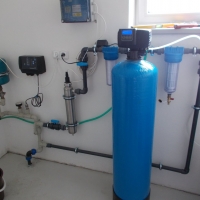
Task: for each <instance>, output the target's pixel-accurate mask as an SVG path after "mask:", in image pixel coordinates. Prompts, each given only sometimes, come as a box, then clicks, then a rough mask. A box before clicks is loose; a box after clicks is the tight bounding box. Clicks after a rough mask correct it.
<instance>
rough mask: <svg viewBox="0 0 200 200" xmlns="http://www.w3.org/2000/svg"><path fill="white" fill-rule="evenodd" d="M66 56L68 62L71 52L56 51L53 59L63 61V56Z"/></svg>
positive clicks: (64, 57)
mask: <svg viewBox="0 0 200 200" xmlns="http://www.w3.org/2000/svg"><path fill="white" fill-rule="evenodd" d="M62 54H64V55H65V56H63V59H65V60H68V59H69V52H68V51H66V50H58V51H57V50H55V51H53V58H55V59H62V57H61V55H62Z"/></svg>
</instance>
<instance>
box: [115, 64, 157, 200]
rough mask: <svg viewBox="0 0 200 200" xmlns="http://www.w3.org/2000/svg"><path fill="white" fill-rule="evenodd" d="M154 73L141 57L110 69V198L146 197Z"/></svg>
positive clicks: (143, 199)
mask: <svg viewBox="0 0 200 200" xmlns="http://www.w3.org/2000/svg"><path fill="white" fill-rule="evenodd" d="M157 73H158V72H157V68H156V67H155V66H154V65H153V64H151V63H150V62H148V61H144V60H136V61H132V60H126V61H123V62H120V63H118V64H117V65H115V67H114V68H113V70H112V105H113V177H114V181H113V182H114V185H113V200H148V199H150V178H151V164H152V146H153V133H154V118H155V104H156V90H157Z"/></svg>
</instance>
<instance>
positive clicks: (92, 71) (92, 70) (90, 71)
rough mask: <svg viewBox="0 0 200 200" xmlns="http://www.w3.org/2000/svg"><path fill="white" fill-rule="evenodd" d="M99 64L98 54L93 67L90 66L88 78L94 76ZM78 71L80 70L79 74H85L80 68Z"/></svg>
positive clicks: (95, 56)
mask: <svg viewBox="0 0 200 200" xmlns="http://www.w3.org/2000/svg"><path fill="white" fill-rule="evenodd" d="M97 62H98V55H97V54H96V55H94V62H93V63H92V64H91V65H90V64H89V67H88V69H87V76H88V77H89V76H92V75H93V74H94V72H95V71H96V69H97ZM78 69H79V72H80V73H81V74H82V73H83V72H82V70H81V68H80V67H78Z"/></svg>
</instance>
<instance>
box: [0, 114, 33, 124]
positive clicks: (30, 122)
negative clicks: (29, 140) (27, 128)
mask: <svg viewBox="0 0 200 200" xmlns="http://www.w3.org/2000/svg"><path fill="white" fill-rule="evenodd" d="M9 118H13V119H19V120H21V121H24V122H27V123H29V124H34V122H32V121H29V120H26V119H23V118H20V117H15V116H7V117H2V118H1V119H9Z"/></svg>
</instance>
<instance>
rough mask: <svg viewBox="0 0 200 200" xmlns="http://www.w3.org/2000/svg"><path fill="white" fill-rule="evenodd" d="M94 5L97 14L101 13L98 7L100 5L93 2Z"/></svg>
mask: <svg viewBox="0 0 200 200" xmlns="http://www.w3.org/2000/svg"><path fill="white" fill-rule="evenodd" d="M93 5H95V6H96V9H97V10H96V12H97V13H98V12H99V7H98V5H97V4H96V3H95V2H93Z"/></svg>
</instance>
